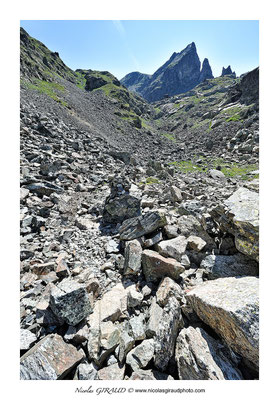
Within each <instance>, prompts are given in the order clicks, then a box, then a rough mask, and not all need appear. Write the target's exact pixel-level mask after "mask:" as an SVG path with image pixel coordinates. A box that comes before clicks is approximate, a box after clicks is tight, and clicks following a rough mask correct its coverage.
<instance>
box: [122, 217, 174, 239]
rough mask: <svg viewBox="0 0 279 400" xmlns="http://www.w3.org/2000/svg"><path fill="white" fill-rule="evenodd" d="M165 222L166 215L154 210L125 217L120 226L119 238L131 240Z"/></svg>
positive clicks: (160, 226) (159, 226) (161, 225)
mask: <svg viewBox="0 0 279 400" xmlns="http://www.w3.org/2000/svg"><path fill="white" fill-rule="evenodd" d="M166 224H167V221H166V217H165V216H164V215H163V214H162V213H160V212H158V211H156V212H148V213H146V214H145V215H144V216H140V217H136V218H130V219H126V220H125V221H124V222H123V223H122V225H121V227H120V240H133V239H136V238H138V237H141V236H143V235H146V234H147V233H151V232H153V231H155V230H156V229H158V228H162V227H163V226H164V225H166Z"/></svg>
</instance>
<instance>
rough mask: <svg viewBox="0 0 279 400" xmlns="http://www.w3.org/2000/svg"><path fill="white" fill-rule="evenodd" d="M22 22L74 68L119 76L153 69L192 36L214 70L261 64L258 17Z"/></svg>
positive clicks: (240, 70) (240, 69)
mask: <svg viewBox="0 0 279 400" xmlns="http://www.w3.org/2000/svg"><path fill="white" fill-rule="evenodd" d="M21 26H22V27H23V28H24V29H25V30H26V31H27V32H28V33H29V34H30V35H31V36H33V37H34V38H36V39H38V40H40V41H41V42H43V43H44V44H45V45H46V46H47V47H48V48H49V49H50V50H52V51H58V52H59V54H60V57H61V58H62V60H63V61H64V62H65V64H67V65H68V66H69V67H70V68H72V69H74V70H75V69H77V68H85V69H89V68H91V69H95V70H102V71H104V70H106V71H110V72H111V73H112V74H114V75H115V76H116V77H117V78H118V79H121V78H123V76H124V75H126V74H127V73H129V72H132V71H140V72H143V73H148V74H152V73H154V72H155V71H156V69H158V68H159V67H160V66H161V65H162V64H163V63H164V62H165V61H167V60H168V59H169V58H170V56H171V55H172V53H173V52H179V51H181V50H182V49H184V48H185V47H186V46H187V45H188V44H189V43H191V42H195V43H196V46H197V52H198V55H199V57H200V60H201V62H202V61H203V59H204V58H205V57H207V58H208V59H209V63H210V65H211V68H212V71H213V75H214V76H219V75H220V74H221V70H222V67H223V66H225V67H227V66H228V65H231V67H232V70H233V71H235V72H236V74H237V75H238V76H239V75H240V74H242V73H244V72H247V71H250V70H252V69H253V68H255V67H257V66H258V65H259V23H258V21H256V20H253V21H247V20H237V21H236V20H235V21H233V20H226V21H224V20H216V21H214V20H203V21H198V20H189V21H187V20H183V21H181V20H171V21H167V20H153V21H152V20H134V21H131V20H122V21H119V20H118V21H111V20H103V21H102V20H91V21H86V20H77V21H73V20H62V21H61V20H48V21H46V20H31V21H27V20H24V21H21Z"/></svg>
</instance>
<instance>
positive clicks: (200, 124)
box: [192, 119, 212, 130]
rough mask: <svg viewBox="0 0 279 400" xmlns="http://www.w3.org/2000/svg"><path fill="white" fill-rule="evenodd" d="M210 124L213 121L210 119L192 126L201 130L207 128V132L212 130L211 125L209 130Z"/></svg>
mask: <svg viewBox="0 0 279 400" xmlns="http://www.w3.org/2000/svg"><path fill="white" fill-rule="evenodd" d="M210 122H211V120H209V119H204V120H203V121H199V122H196V123H195V124H194V125H192V129H201V128H206V129H207V130H208V129H211V125H210V128H207V127H208V126H209V124H210ZM211 123H212V122H211Z"/></svg>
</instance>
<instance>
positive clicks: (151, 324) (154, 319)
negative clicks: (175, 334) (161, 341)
mask: <svg viewBox="0 0 279 400" xmlns="http://www.w3.org/2000/svg"><path fill="white" fill-rule="evenodd" d="M162 316H163V308H162V307H160V306H159V305H158V304H157V302H156V297H153V299H152V302H151V306H150V307H149V320H148V323H147V328H146V335H147V337H152V336H155V335H157V333H158V331H159V325H160V321H161V320H162Z"/></svg>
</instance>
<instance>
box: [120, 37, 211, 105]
mask: <svg viewBox="0 0 279 400" xmlns="http://www.w3.org/2000/svg"><path fill="white" fill-rule="evenodd" d="M212 78H213V75H212V71H211V67H210V65H209V62H208V59H205V60H204V62H203V66H202V69H201V62H200V59H199V56H198V54H197V48H196V44H195V43H194V42H192V43H190V44H188V46H186V47H185V49H183V50H182V51H180V52H179V53H176V52H174V53H173V54H172V56H171V57H170V58H169V59H168V61H166V62H165V63H164V64H163V65H162V66H161V67H160V68H158V69H157V71H155V72H154V74H153V75H146V74H141V73H139V72H131V73H130V74H128V75H126V76H125V77H124V78H122V79H121V81H120V82H121V84H122V85H125V86H126V87H127V88H128V89H129V90H132V91H134V92H136V93H138V94H140V95H141V96H142V97H144V98H145V99H146V100H148V101H150V102H153V101H157V100H160V99H162V98H164V97H165V96H173V95H176V94H180V93H185V92H187V91H189V90H191V89H193V88H194V87H195V86H197V85H198V84H199V83H201V82H203V81H204V80H205V79H212Z"/></svg>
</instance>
